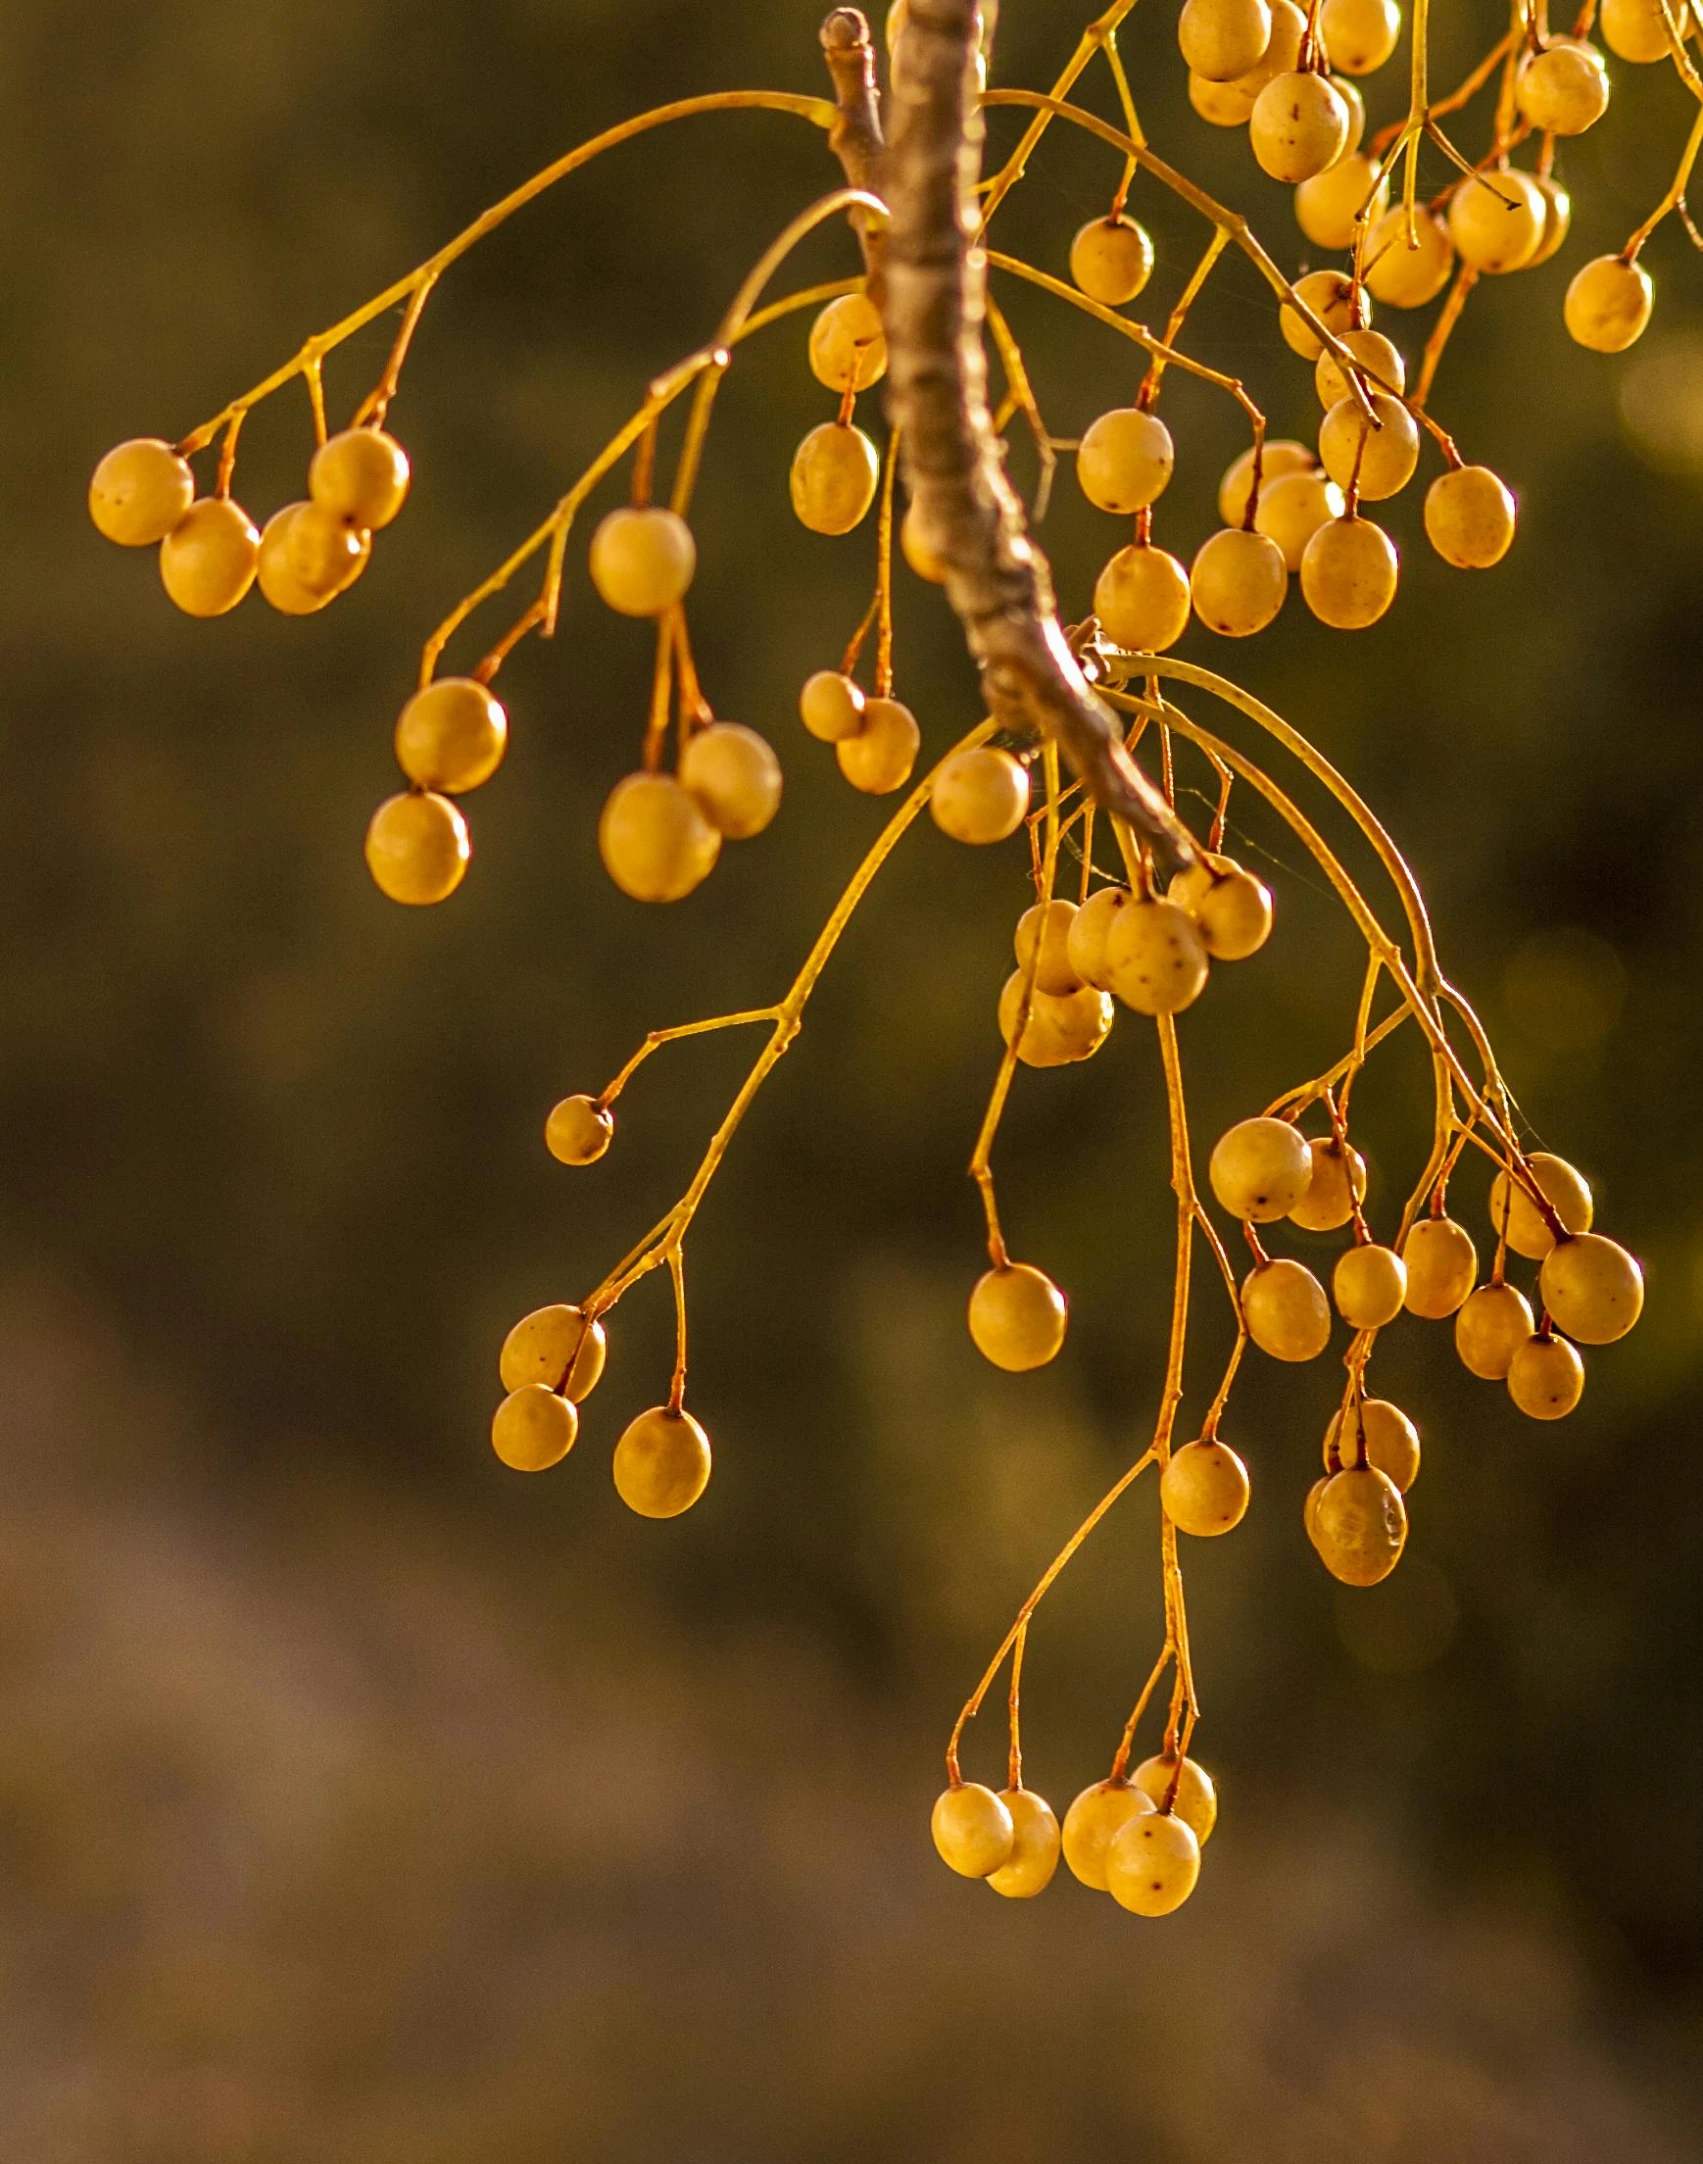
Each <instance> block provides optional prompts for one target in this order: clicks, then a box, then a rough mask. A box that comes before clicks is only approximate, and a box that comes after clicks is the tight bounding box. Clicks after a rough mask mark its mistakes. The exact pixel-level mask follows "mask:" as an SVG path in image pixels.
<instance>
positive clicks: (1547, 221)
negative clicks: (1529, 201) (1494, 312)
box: [1526, 173, 1573, 270]
mask: <svg viewBox="0 0 1703 2164" xmlns="http://www.w3.org/2000/svg"><path fill="white" fill-rule="evenodd" d="M1532 178H1533V180H1535V181H1536V182H1537V185H1538V193H1539V194H1540V195H1541V196H1542V197H1543V238H1542V240H1540V241H1539V242H1538V244H1537V253H1536V255H1534V256H1533V257H1532V259H1531V261H1530V263H1528V264H1527V265H1526V268H1527V269H1528V270H1535V269H1536V268H1537V266H1538V265H1539V264H1540V263H1547V262H1548V261H1549V259H1550V257H1551V256H1552V255H1555V254H1556V253H1558V252H1559V250H1560V247H1561V243H1562V242H1563V241H1564V240H1565V239H1566V238H1567V231H1568V228H1569V227H1570V226H1571V225H1572V223H1573V198H1572V197H1571V196H1570V195H1569V194H1568V193H1567V191H1566V189H1565V188H1564V187H1562V185H1561V183H1560V181H1558V180H1557V179H1556V177H1555V175H1554V174H1553V173H1534V174H1533V175H1532Z"/></svg>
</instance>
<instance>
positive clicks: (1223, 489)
mask: <svg viewBox="0 0 1703 2164" xmlns="http://www.w3.org/2000/svg"><path fill="white" fill-rule="evenodd" d="M1317 463H1318V461H1317V460H1316V459H1315V458H1314V456H1313V454H1312V451H1311V450H1310V449H1309V447H1308V446H1307V445H1306V444H1304V443H1296V442H1294V441H1293V440H1292V438H1290V437H1288V436H1274V437H1272V438H1270V439H1269V441H1268V442H1267V444H1266V446H1265V451H1264V454H1263V456H1262V457H1261V459H1260V502H1261V503H1264V501H1265V496H1266V491H1267V490H1268V489H1269V488H1270V487H1271V485H1272V483H1273V482H1274V481H1277V480H1280V479H1281V478H1282V477H1283V475H1285V474H1287V473H1311V472H1312V471H1313V468H1314V467H1315V466H1316V465H1317ZM1253 492H1254V453H1253V447H1252V445H1251V444H1250V445H1249V447H1248V449H1247V450H1245V451H1244V452H1243V453H1242V455H1241V457H1240V458H1236V459H1232V460H1231V462H1230V464H1229V465H1228V466H1227V467H1226V468H1225V469H1224V478H1223V480H1222V481H1220V482H1219V484H1218V516H1219V518H1220V519H1221V520H1222V521H1223V523H1224V524H1225V525H1226V526H1240V525H1241V524H1242V522H1243V520H1244V519H1245V518H1246V517H1247V515H1248V498H1249V497H1250V496H1251V495H1252V494H1253Z"/></svg>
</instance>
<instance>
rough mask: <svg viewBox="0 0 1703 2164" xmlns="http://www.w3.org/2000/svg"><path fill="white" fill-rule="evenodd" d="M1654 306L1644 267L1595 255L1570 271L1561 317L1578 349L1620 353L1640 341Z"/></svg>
mask: <svg viewBox="0 0 1703 2164" xmlns="http://www.w3.org/2000/svg"><path fill="white" fill-rule="evenodd" d="M1654 306H1655V295H1654V291H1653V289H1652V287H1651V285H1650V274H1649V272H1648V271H1647V270H1646V269H1645V268H1644V266H1643V264H1642V263H1627V262H1625V261H1623V260H1622V258H1621V257H1619V256H1617V255H1599V256H1598V257H1596V259H1595V260H1594V261H1593V262H1590V263H1587V264H1586V265H1585V267H1584V269H1583V270H1581V271H1576V272H1575V273H1574V276H1573V282H1572V284H1571V285H1570V286H1569V287H1568V288H1567V298H1566V300H1565V301H1564V302H1563V303H1562V315H1563V317H1564V319H1565V321H1566V324H1567V333H1568V336H1569V337H1570V338H1572V340H1573V341H1574V343H1575V344H1576V345H1581V346H1588V347H1589V348H1590V350H1591V351H1592V352H1593V353H1624V352H1625V351H1626V349H1627V347H1628V346H1630V345H1635V344H1636V343H1637V341H1638V340H1639V339H1640V338H1642V337H1643V335H1644V326H1645V325H1646V324H1647V323H1648V322H1649V320H1650V310H1651V309H1652V308H1653V307H1654Z"/></svg>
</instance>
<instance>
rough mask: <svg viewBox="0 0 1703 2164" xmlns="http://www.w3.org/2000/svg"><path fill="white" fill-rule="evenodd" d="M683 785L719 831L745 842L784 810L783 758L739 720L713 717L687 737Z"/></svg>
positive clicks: (767, 741) (681, 769) (731, 838)
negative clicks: (781, 761) (704, 725)
mask: <svg viewBox="0 0 1703 2164" xmlns="http://www.w3.org/2000/svg"><path fill="white" fill-rule="evenodd" d="M680 785H681V787H682V788H683V789H685V790H686V792H687V794H688V795H689V796H690V797H691V798H692V799H693V801H694V802H695V803H696V805H697V807H698V809H699V811H701V812H702V813H703V815H704V817H705V818H706V819H707V820H708V821H709V823H710V825H711V826H713V827H714V828H715V830H716V832H717V833H718V834H723V835H725V836H726V837H727V839H728V840H729V841H734V842H741V841H747V840H749V839H750V837H751V836H752V835H753V834H761V833H762V831H763V829H764V828H765V827H766V826H767V825H768V823H769V821H770V820H771V819H772V818H773V817H774V816H775V813H776V812H777V811H779V810H780V804H781V763H780V761H779V760H778V759H777V758H776V757H775V751H774V746H773V745H772V744H771V743H770V742H769V740H768V738H767V737H764V736H759V735H758V734H757V732H756V730H755V729H747V728H746V727H745V726H744V725H743V723H741V722H737V721H712V722H711V723H710V725H709V727H708V728H707V729H700V730H698V732H697V733H696V735H694V736H692V737H690V738H688V739H687V743H686V748H685V750H684V751H683V752H682V753H681V754H680Z"/></svg>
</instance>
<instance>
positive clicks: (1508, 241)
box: [1449, 165, 1548, 274]
mask: <svg viewBox="0 0 1703 2164" xmlns="http://www.w3.org/2000/svg"><path fill="white" fill-rule="evenodd" d="M1547 215H1548V210H1547V206H1546V204H1545V202H1544V199H1543V191H1542V190H1541V189H1540V188H1539V187H1538V186H1537V184H1536V182H1535V181H1534V180H1533V179H1532V177H1531V175H1530V174H1529V173H1522V172H1521V171H1520V170H1519V169H1518V168H1517V167H1516V166H1511V165H1509V166H1495V167H1493V168H1492V169H1491V170H1490V171H1489V172H1488V173H1485V174H1483V175H1481V176H1478V177H1477V178H1474V179H1472V180H1463V181H1462V182H1461V183H1460V184H1459V186H1458V187H1457V188H1456V189H1455V192H1454V194H1453V195H1451V196H1450V198H1449V238H1450V239H1451V240H1452V241H1453V242H1454V244H1455V251H1456V253H1457V254H1458V255H1459V257H1460V259H1461V261H1462V262H1463V263H1470V264H1471V265H1472V267H1473V269H1474V270H1479V271H1488V272H1490V273H1492V274H1500V273H1502V272H1504V271H1516V270H1521V269H1523V268H1524V266H1525V265H1526V264H1528V263H1529V262H1530V261H1531V259H1532V257H1533V256H1534V255H1536V253H1537V249H1538V243H1539V242H1540V241H1541V240H1542V238H1543V228H1544V221H1545V219H1546V217H1547Z"/></svg>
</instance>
